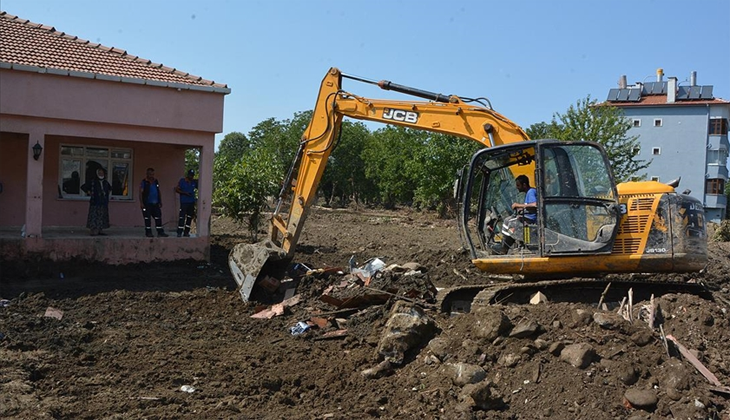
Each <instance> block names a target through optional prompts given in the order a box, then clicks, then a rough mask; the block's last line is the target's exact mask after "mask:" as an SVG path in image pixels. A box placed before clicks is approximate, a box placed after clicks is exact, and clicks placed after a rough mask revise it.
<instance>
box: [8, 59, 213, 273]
mask: <svg viewBox="0 0 730 420" xmlns="http://www.w3.org/2000/svg"><path fill="white" fill-rule="evenodd" d="M91 76H92V77H91V78H85V77H70V76H58V75H51V74H43V73H38V72H37V71H22V70H9V69H0V149H1V150H0V182H3V184H4V185H5V191H4V192H3V193H2V194H0V226H20V225H23V224H25V225H26V226H27V231H26V232H27V234H28V240H31V242H33V243H34V245H33V247H32V248H33V249H36V250H37V249H39V247H42V246H43V244H42V243H38V244H36V242H38V240H39V238H41V237H42V228H43V227H51V226H85V224H86V215H87V211H88V201H86V200H81V199H76V200H72V199H59V194H58V182H59V153H60V145H61V144H67V145H73V144H78V145H87V146H113V147H120V148H128V149H132V151H133V160H132V171H131V177H132V178H131V180H130V188H132V196H131V199H130V200H123V201H116V200H115V201H113V202H112V203H110V207H109V210H110V219H111V223H112V225H114V226H126V227H141V226H143V219H142V216H141V212H140V210H139V197H138V196H139V194H138V191H137V190H138V186H139V183H140V181H141V180H142V178H143V177H144V176H145V170H146V168H147V167H154V168H155V170H156V176H157V178H158V179H159V180H160V184H161V187H162V191H163V204H164V207H163V211H162V213H163V222H164V223H165V226H166V229H167V230H168V231H171V230H174V229H175V227H176V225H177V199H178V197H177V196H176V195H175V194H174V193H173V189H174V187H175V185H176V183H177V181H178V180H179V179H180V178H181V177H182V176H183V171H184V153H185V150H186V149H188V148H197V149H198V150H200V168H199V172H200V173H199V174H198V176H199V179H200V184H199V191H198V192H199V200H198V235H199V236H200V237H201V239H203V240H204V246H203V248H205V247H207V243H208V239H207V237H208V236H209V221H210V215H211V196H212V181H211V180H212V172H213V155H214V146H215V134H216V133H219V132H221V131H222V127H223V100H224V94H223V92H211V91H201V90H196V89H199V87H193V89H185V88H184V86H183V88H181V89H175V88H170V87H161V86H155V85H154V83H153V85H145V84H139V82H140V81H139V80H136V81H132V82H133V83H126V82H125V83H122V82H119V81H116V82H115V81H106V80H98V79H94V78H93V75H91ZM142 82H144V81H142ZM36 142H37V143H38V144H40V145H41V146H43V153H42V154H41V157H40V159H39V160H38V161H35V160H33V158H32V146H33V145H34V144H36ZM8 186H11V187H10V188H9V187H8ZM41 240H42V239H41ZM29 244H30V242H29ZM49 244H50V242H49ZM203 248H201V249H199V250H198V253H197V254H198V255H203V254H206V253H207V251H205V249H203ZM168 257H170V258H168V259H174V258H175V254H174V253H173V252H170V255H169V256H168ZM163 259H164V258H163Z"/></svg>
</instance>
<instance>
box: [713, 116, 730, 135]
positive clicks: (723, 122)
mask: <svg viewBox="0 0 730 420" xmlns="http://www.w3.org/2000/svg"><path fill="white" fill-rule="evenodd" d="M727 133H728V123H727V118H710V135H716V136H723V135H727Z"/></svg>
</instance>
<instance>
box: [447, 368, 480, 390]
mask: <svg viewBox="0 0 730 420" xmlns="http://www.w3.org/2000/svg"><path fill="white" fill-rule="evenodd" d="M447 366H448V367H449V368H450V369H451V373H452V375H453V376H452V381H453V382H454V385H457V386H464V385H467V384H475V383H477V382H481V381H483V380H484V378H486V377H487V372H486V371H485V370H484V369H483V368H482V367H481V366H477V365H472V364H469V363H454V364H449V365H447Z"/></svg>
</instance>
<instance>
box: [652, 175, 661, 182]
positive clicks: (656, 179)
mask: <svg viewBox="0 0 730 420" xmlns="http://www.w3.org/2000/svg"><path fill="white" fill-rule="evenodd" d="M651 180H652V181H656V182H659V177H658V176H653V177H651Z"/></svg>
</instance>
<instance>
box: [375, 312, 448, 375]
mask: <svg viewBox="0 0 730 420" xmlns="http://www.w3.org/2000/svg"><path fill="white" fill-rule="evenodd" d="M435 332H436V323H435V322H434V321H433V320H432V319H431V318H429V317H428V316H427V315H426V313H425V312H424V311H423V309H422V308H420V307H419V306H416V305H412V304H410V303H407V302H402V301H399V302H397V303H396V304H395V305H394V306H393V309H392V311H391V315H390V318H389V319H388V322H386V324H385V330H384V331H383V335H382V338H381V339H380V343H379V344H378V350H377V352H378V355H379V357H380V358H381V359H382V360H387V361H389V362H390V363H392V364H395V365H400V364H402V363H403V359H404V358H405V354H406V353H407V352H408V351H409V350H412V349H415V348H417V347H419V346H421V345H422V344H423V343H425V342H426V341H428V340H430V339H431V338H432V337H433V335H434V333H435Z"/></svg>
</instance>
